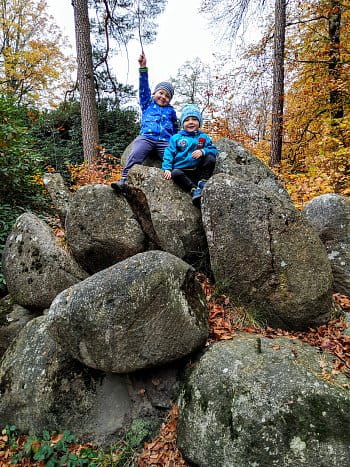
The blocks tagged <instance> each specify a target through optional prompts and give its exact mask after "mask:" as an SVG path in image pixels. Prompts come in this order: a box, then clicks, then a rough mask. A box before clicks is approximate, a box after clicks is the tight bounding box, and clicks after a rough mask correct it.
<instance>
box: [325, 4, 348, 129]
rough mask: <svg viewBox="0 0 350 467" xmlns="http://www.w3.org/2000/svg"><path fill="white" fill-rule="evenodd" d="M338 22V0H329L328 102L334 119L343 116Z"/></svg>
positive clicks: (339, 22)
mask: <svg viewBox="0 0 350 467" xmlns="http://www.w3.org/2000/svg"><path fill="white" fill-rule="evenodd" d="M340 24H341V5H340V2H339V1H338V0H331V2H330V13H329V20H328V33H329V42H330V46H329V65H328V72H329V81H330V91H329V103H330V107H331V118H332V120H336V119H338V118H343V116H344V108H343V99H342V92H341V91H340V89H339V81H340V78H341V60H340Z"/></svg>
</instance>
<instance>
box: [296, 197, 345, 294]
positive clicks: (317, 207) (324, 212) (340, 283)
mask: <svg viewBox="0 0 350 467" xmlns="http://www.w3.org/2000/svg"><path fill="white" fill-rule="evenodd" d="M303 213H304V215H305V216H306V218H307V219H308V221H309V222H310V223H311V224H312V225H313V227H314V228H315V229H316V231H317V233H318V234H319V236H320V238H321V240H322V242H323V244H324V245H325V247H326V250H327V253H328V259H329V261H330V263H331V267H332V271H333V277H334V290H335V291H336V292H339V293H341V294H344V295H350V200H349V199H348V198H345V196H341V195H337V194H335V193H328V194H326V195H321V196H317V197H316V198H314V199H312V200H311V201H309V202H308V203H307V204H306V206H305V208H304V211H303Z"/></svg>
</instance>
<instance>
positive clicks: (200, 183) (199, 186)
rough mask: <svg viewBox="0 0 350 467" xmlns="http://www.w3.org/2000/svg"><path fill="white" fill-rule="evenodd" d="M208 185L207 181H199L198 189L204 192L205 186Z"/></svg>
mask: <svg viewBox="0 0 350 467" xmlns="http://www.w3.org/2000/svg"><path fill="white" fill-rule="evenodd" d="M206 183H207V181H206V180H199V182H198V188H200V189H201V190H203V188H204V185H205V184H206Z"/></svg>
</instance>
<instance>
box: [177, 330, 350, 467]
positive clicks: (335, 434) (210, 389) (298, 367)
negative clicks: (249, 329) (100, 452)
mask: <svg viewBox="0 0 350 467" xmlns="http://www.w3.org/2000/svg"><path fill="white" fill-rule="evenodd" d="M331 361H332V358H331V356H329V355H328V356H327V355H325V354H321V353H320V352H319V350H317V349H316V348H313V347H310V346H308V345H307V344H303V343H301V342H299V341H295V340H289V339H286V338H278V339H273V340H271V339H266V338H260V337H256V336H252V335H246V334H240V335H239V336H237V337H235V338H234V339H233V340H232V341H226V342H220V343H217V344H214V345H213V346H212V347H211V348H210V349H209V350H208V351H207V352H206V353H205V354H204V356H203V357H202V358H201V359H200V360H199V361H198V363H197V364H196V366H195V368H194V370H193V371H192V373H191V374H190V376H189V377H188V378H187V380H186V383H185V386H184V390H183V392H182V395H181V398H180V417H179V423H178V445H179V447H180V449H181V451H182V453H183V454H184V456H185V457H186V458H187V459H188V460H189V461H190V462H191V463H193V464H194V465H196V466H200V467H214V466H237V467H238V466H239V467H248V466H254V465H255V466H278V467H282V466H290V465H293V466H310V467H311V466H321V465H324V466H326V465H334V466H336V465H348V463H349V458H350V395H349V390H348V389H347V386H346V385H344V383H347V382H348V381H347V378H345V377H344V380H343V379H342V378H341V377H338V379H336V378H337V377H334V378H333V383H332V381H327V380H326V379H324V378H323V377H322V373H325V372H327V371H328V373H331Z"/></svg>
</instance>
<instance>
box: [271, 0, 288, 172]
mask: <svg viewBox="0 0 350 467" xmlns="http://www.w3.org/2000/svg"><path fill="white" fill-rule="evenodd" d="M286 4H287V0H275V37H274V62H273V89H272V129H271V159H270V165H271V167H273V166H275V165H276V164H279V163H280V162H281V160H282V142H283V104H284V44H285V37H286Z"/></svg>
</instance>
